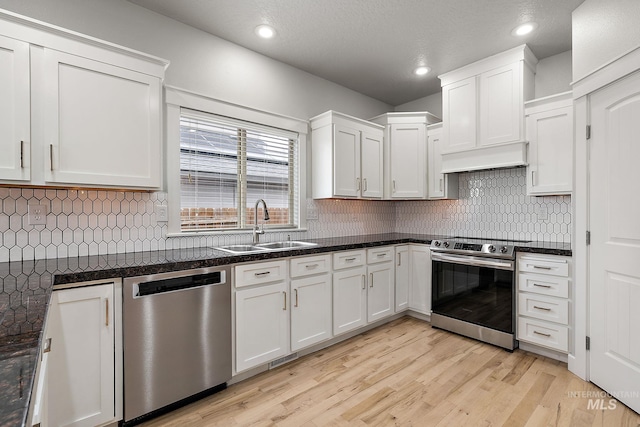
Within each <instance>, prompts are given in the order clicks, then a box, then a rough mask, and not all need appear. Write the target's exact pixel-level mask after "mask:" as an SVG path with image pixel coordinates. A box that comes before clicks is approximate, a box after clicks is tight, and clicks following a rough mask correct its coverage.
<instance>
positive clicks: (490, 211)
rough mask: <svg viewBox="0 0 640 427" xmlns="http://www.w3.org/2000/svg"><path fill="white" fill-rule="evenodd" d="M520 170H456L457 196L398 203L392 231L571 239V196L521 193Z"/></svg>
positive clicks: (522, 172) (523, 181) (523, 182)
mask: <svg viewBox="0 0 640 427" xmlns="http://www.w3.org/2000/svg"><path fill="white" fill-rule="evenodd" d="M525 173H526V169H525V168H511V169H499V170H490V171H479V172H468V173H462V174H460V176H459V178H458V180H459V196H460V197H459V199H458V200H441V201H427V202H424V201H414V202H410V201H406V202H400V203H398V204H397V205H396V226H395V231H396V232H399V233H422V232H426V233H430V234H444V235H455V236H465V237H483V238H496V239H512V240H539V241H545V242H563V243H571V231H572V230H571V211H572V208H571V196H544V197H531V196H527V195H526V177H525Z"/></svg>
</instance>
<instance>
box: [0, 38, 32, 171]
mask: <svg viewBox="0 0 640 427" xmlns="http://www.w3.org/2000/svg"><path fill="white" fill-rule="evenodd" d="M29 75H30V73H29V44H28V43H25V42H21V41H18V40H14V39H10V38H6V37H2V36H0V152H1V153H2V155H0V180H4V179H6V180H18V181H25V180H29V179H30V170H29V167H30V166H29V165H30V160H31V159H30V150H29V142H30V134H31V133H30V114H31V111H30V105H31V104H30V101H29V96H30V86H29V85H30V82H29Z"/></svg>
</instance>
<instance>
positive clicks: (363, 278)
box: [362, 274, 367, 289]
mask: <svg viewBox="0 0 640 427" xmlns="http://www.w3.org/2000/svg"><path fill="white" fill-rule="evenodd" d="M365 280H366V277H365V275H364V274H363V275H362V289H365V288H366V287H367V285H366V283H365Z"/></svg>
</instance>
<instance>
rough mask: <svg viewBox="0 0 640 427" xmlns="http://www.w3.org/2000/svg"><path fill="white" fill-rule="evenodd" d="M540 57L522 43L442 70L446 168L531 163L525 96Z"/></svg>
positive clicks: (456, 169) (530, 93)
mask: <svg viewBox="0 0 640 427" xmlns="http://www.w3.org/2000/svg"><path fill="white" fill-rule="evenodd" d="M537 62H538V60H537V59H536V58H535V56H534V55H533V53H531V50H530V49H529V48H528V47H527V46H526V45H522V46H519V47H517V48H514V49H511V50H508V51H506V52H502V53H500V54H497V55H494V56H491V57H489V58H486V59H483V60H481V61H478V62H474V63H473V64H470V65H467V66H466V67H463V68H460V69H458V70H454V71H451V72H449V73H446V74H443V75H441V76H439V78H440V79H441V84H442V107H443V151H442V153H443V155H442V160H443V171H444V172H463V171H469V170H481V169H490V168H500V167H511V166H523V165H526V163H527V158H526V141H525V135H524V102H525V101H526V100H529V99H531V98H533V87H534V75H535V67H536V64H537Z"/></svg>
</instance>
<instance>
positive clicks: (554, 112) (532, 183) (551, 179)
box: [525, 92, 573, 196]
mask: <svg viewBox="0 0 640 427" xmlns="http://www.w3.org/2000/svg"><path fill="white" fill-rule="evenodd" d="M525 116H526V124H527V139H528V140H529V166H527V194H528V195H530V196H544V195H554V194H570V193H571V191H572V190H573V99H572V93H571V92H565V93H561V94H558V95H554V96H549V97H546V98H541V99H536V100H533V101H530V102H527V103H526V104H525Z"/></svg>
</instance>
